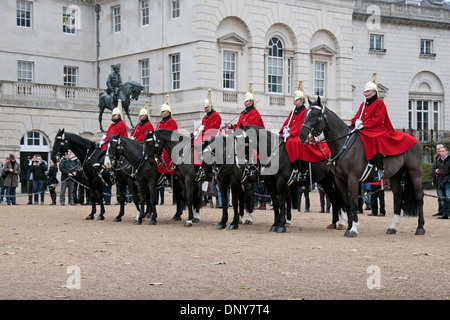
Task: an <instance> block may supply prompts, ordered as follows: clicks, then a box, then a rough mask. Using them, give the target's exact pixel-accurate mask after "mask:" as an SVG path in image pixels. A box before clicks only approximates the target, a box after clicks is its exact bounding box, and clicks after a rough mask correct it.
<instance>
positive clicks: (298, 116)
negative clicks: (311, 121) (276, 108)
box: [280, 105, 330, 163]
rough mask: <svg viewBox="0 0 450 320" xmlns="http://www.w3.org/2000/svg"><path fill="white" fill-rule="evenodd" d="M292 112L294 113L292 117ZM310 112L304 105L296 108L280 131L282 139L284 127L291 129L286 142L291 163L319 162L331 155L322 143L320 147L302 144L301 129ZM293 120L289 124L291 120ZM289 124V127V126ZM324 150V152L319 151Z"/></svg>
mask: <svg viewBox="0 0 450 320" xmlns="http://www.w3.org/2000/svg"><path fill="white" fill-rule="evenodd" d="M292 112H293V113H294V114H293V115H292ZM307 112H308V109H306V107H305V106H304V105H302V106H300V107H296V108H295V109H294V110H293V111H291V112H290V113H289V116H288V117H287V119H286V121H285V122H284V124H283V126H282V127H281V130H280V137H282V136H283V129H284V127H286V126H288V127H289V129H290V130H289V132H290V134H291V135H290V136H289V138H287V140H286V142H285V147H286V151H287V154H288V156H289V161H290V162H291V163H292V162H295V161H296V160H298V159H300V160H303V161H307V162H319V161H322V160H324V159H325V158H326V157H328V156H329V155H330V150H329V149H328V146H327V144H326V143H324V142H322V143H321V144H320V145H318V146H316V145H312V144H310V145H304V144H302V143H300V137H299V134H300V129H301V128H302V124H303V121H305V115H306V113H307ZM291 115H292V119H291V122H290V123H289V119H290V118H291ZM288 123H289V125H288ZM319 148H320V150H322V152H321V151H320V150H319Z"/></svg>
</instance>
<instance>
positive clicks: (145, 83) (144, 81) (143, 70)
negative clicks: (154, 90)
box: [139, 59, 150, 92]
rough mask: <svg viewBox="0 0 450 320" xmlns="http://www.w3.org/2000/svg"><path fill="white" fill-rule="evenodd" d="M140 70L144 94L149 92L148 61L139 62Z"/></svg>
mask: <svg viewBox="0 0 450 320" xmlns="http://www.w3.org/2000/svg"><path fill="white" fill-rule="evenodd" d="M139 68H140V70H141V84H142V85H143V86H144V92H150V62H149V60H148V59H145V60H141V61H139Z"/></svg>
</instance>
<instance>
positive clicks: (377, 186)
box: [368, 181, 386, 217]
mask: <svg viewBox="0 0 450 320" xmlns="http://www.w3.org/2000/svg"><path fill="white" fill-rule="evenodd" d="M370 189H371V192H372V194H371V195H370V206H371V207H372V212H371V213H369V214H368V215H369V216H380V217H384V216H385V215H386V209H385V203H384V189H381V181H378V182H370ZM378 200H379V202H380V212H379V213H378Z"/></svg>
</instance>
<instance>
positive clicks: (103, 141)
mask: <svg viewBox="0 0 450 320" xmlns="http://www.w3.org/2000/svg"><path fill="white" fill-rule="evenodd" d="M105 139H106V134H104V135H103V136H102V139H101V140H100V142H99V143H98V145H99V146H100V147H101V146H102V145H103V144H104V143H105Z"/></svg>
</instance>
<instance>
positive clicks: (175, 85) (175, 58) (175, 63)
mask: <svg viewBox="0 0 450 320" xmlns="http://www.w3.org/2000/svg"><path fill="white" fill-rule="evenodd" d="M170 65H171V67H170V71H171V79H172V90H178V89H180V76H181V72H180V71H181V59H180V54H179V53H178V54H174V55H171V56H170Z"/></svg>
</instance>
